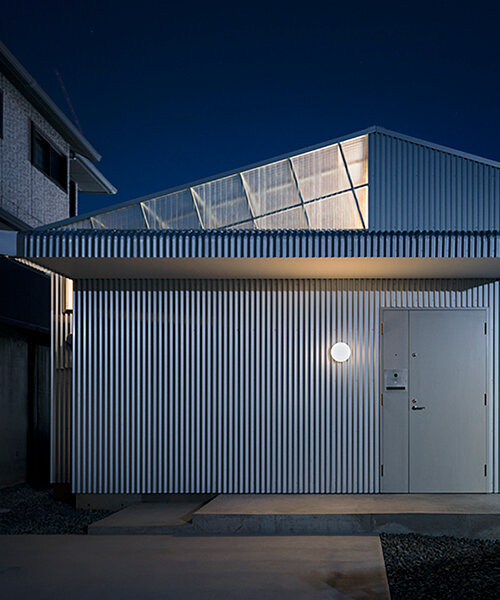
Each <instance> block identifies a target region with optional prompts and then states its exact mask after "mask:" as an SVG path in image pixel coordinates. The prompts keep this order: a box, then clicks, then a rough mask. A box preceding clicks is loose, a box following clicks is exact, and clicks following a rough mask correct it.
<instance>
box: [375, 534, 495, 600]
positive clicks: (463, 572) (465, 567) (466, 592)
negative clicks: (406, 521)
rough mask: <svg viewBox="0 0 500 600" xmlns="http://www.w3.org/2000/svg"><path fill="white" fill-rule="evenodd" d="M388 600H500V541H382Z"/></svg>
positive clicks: (424, 538) (412, 536)
mask: <svg viewBox="0 0 500 600" xmlns="http://www.w3.org/2000/svg"><path fill="white" fill-rule="evenodd" d="M380 540H381V542H382V549H383V551H384V559H385V566H386V570H387V578H388V580H389V587H390V589H391V598H392V600H414V599H415V600H417V599H418V600H420V599H422V600H424V599H425V600H448V599H450V600H457V599H460V598H467V599H468V600H472V599H474V598H480V599H481V600H489V599H490V598H491V599H492V600H498V599H499V598H500V540H470V539H463V538H453V537H445V536H441V537H430V536H424V535H415V534H408V535H388V534H382V535H381V536H380Z"/></svg>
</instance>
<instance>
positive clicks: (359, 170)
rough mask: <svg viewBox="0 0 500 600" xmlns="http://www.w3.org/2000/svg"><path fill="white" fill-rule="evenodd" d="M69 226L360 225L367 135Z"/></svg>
mask: <svg viewBox="0 0 500 600" xmlns="http://www.w3.org/2000/svg"><path fill="white" fill-rule="evenodd" d="M65 227H70V228H73V229H75V228H76V229H79V228H85V229H177V230H179V229H181V230H182V229H233V228H238V229H365V228H367V227H368V136H367V135H363V136H361V137H357V138H353V139H350V140H346V141H343V142H339V143H336V144H331V145H329V146H325V147H323V148H319V149H317V150H312V151H308V152H305V153H302V154H298V155H296V156H292V157H290V158H286V159H283V160H278V161H275V162H272V163H269V164H267V165H263V166H260V167H255V168H251V169H247V170H244V171H241V172H239V173H236V174H233V175H228V176H225V177H221V178H218V179H214V180H213V181H208V182H206V183H201V184H197V185H193V186H191V187H186V188H185V189H182V190H180V191H175V192H172V193H167V194H165V195H161V196H158V197H156V198H151V199H148V200H142V201H137V203H135V204H129V205H127V206H124V207H121V208H118V209H115V210H110V211H109V212H104V213H101V214H99V215H97V216H92V217H89V218H86V219H82V220H81V221H78V222H73V223H71V224H67V225H65Z"/></svg>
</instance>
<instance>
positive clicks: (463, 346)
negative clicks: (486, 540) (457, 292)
mask: <svg viewBox="0 0 500 600" xmlns="http://www.w3.org/2000/svg"><path fill="white" fill-rule="evenodd" d="M486 337H487V336H486V335H485V311H482V310H421V311H420V310H414V311H409V340H408V342H409V343H408V349H409V357H408V367H409V373H408V380H409V381H408V383H409V389H408V391H409V393H408V401H409V407H408V409H409V412H408V416H409V473H408V474H409V478H408V480H409V491H410V492H485V491H487V477H486V462H487V443H486V439H487V406H486V405H485V403H486V398H485V392H486V368H487V367H486Z"/></svg>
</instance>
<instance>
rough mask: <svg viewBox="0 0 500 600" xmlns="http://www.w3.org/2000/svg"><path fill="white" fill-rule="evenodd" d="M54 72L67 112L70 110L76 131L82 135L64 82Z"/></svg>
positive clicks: (59, 75) (59, 74) (57, 73)
mask: <svg viewBox="0 0 500 600" xmlns="http://www.w3.org/2000/svg"><path fill="white" fill-rule="evenodd" d="M54 70H55V73H56V77H57V81H58V82H59V87H60V88H61V91H62V93H63V95H64V99H65V100H66V104H67V105H68V107H69V110H70V112H71V114H72V115H73V120H74V122H75V125H76V126H77V128H78V131H79V132H80V133H81V134H82V135H83V131H82V126H81V125H80V121H79V120H78V117H77V115H76V112H75V109H74V108H73V104H72V103H71V98H70V97H69V94H68V90H67V89H66V86H65V85H64V81H63V79H62V77H61V73H59V71H58V70H57V69H54Z"/></svg>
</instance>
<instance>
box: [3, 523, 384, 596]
mask: <svg viewBox="0 0 500 600" xmlns="http://www.w3.org/2000/svg"><path fill="white" fill-rule="evenodd" d="M0 590H1V597H2V598H6V599H9V600H24V599H25V598H37V599H38V600H49V599H50V600H63V599H64V600H66V599H67V598H71V600H80V599H81V600H88V599H89V598H92V599H93V600H100V599H101V598H102V599H106V600H111V599H113V598H117V599H120V600H128V599H134V600H135V599H137V598H141V600H148V599H153V598H154V599H155V600H157V599H158V598H162V599H169V598H175V599H180V600H182V599H186V600H187V599H189V600H191V599H194V598H200V599H205V598H207V599H208V598H210V599H219V598H220V599H231V600H243V599H248V600H250V599H251V600H255V599H256V598H258V599H259V600H266V599H275V598H277V599H281V598H286V599H287V600H294V599H302V598H304V599H311V600H314V599H315V598H332V599H344V598H354V599H357V598H359V599H368V598H380V599H383V598H387V599H388V598H389V597H390V596H389V590H388V585H387V578H386V574H385V567H384V561H383V556H382V549H381V545H380V540H379V538H378V537H314V536H301V537H174V536H140V535H135V536H123V535H121V536H99V535H93V536H50V535H49V536H31V535H24V536H0Z"/></svg>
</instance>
